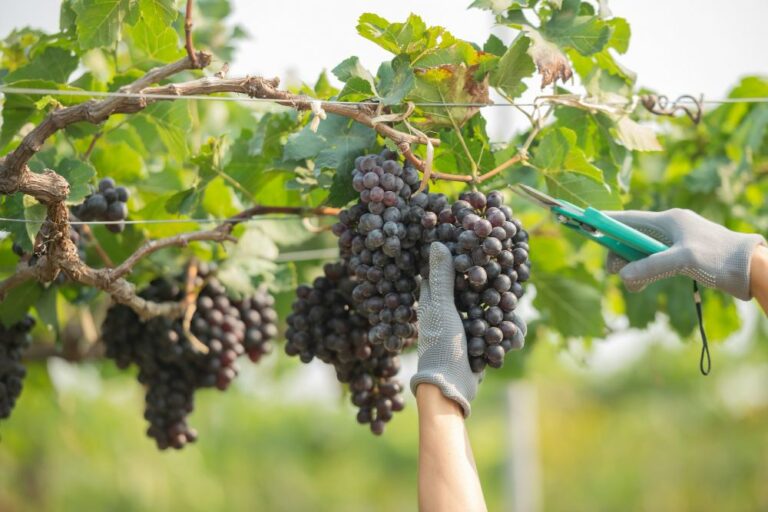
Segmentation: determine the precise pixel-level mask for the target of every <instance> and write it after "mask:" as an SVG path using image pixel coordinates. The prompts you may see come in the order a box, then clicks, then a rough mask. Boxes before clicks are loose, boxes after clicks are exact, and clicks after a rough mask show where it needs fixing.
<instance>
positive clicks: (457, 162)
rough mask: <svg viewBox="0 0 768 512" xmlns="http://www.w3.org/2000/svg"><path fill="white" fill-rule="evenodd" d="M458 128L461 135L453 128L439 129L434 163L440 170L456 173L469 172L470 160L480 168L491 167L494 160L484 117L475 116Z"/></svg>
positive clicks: (486, 168)
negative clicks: (438, 142) (439, 142)
mask: <svg viewBox="0 0 768 512" xmlns="http://www.w3.org/2000/svg"><path fill="white" fill-rule="evenodd" d="M460 130H461V135H462V137H459V134H458V133H457V132H456V130H455V129H445V130H441V131H440V133H439V137H440V140H441V142H442V144H440V146H438V148H437V149H436V151H435V165H436V166H437V167H439V168H440V169H441V170H444V171H447V172H452V173H457V174H469V173H470V171H471V170H472V161H474V162H475V163H476V164H477V166H478V169H480V170H486V171H488V170H490V169H493V168H494V167H495V166H496V162H495V160H494V157H493V152H492V151H491V143H490V141H489V139H488V133H487V132H486V122H485V119H484V118H483V117H482V116H475V117H473V118H472V119H470V121H469V122H468V123H467V124H466V125H464V126H463V127H461V128H460ZM462 138H463V142H462ZM465 146H466V149H465ZM467 152H468V153H469V156H468V155H467ZM470 156H471V159H472V160H470Z"/></svg>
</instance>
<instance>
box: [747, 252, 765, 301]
mask: <svg viewBox="0 0 768 512" xmlns="http://www.w3.org/2000/svg"><path fill="white" fill-rule="evenodd" d="M749 287H750V292H751V293H752V296H753V297H754V298H756V299H757V302H758V303H759V304H760V307H761V308H763V311H765V312H766V313H768V248H766V247H764V246H760V247H757V248H756V249H755V252H753V253H752V260H751V264H750V271H749Z"/></svg>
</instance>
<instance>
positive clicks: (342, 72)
mask: <svg viewBox="0 0 768 512" xmlns="http://www.w3.org/2000/svg"><path fill="white" fill-rule="evenodd" d="M331 73H333V74H334V75H335V76H336V78H338V79H339V80H341V81H342V82H346V81H348V80H349V79H350V78H353V77H357V78H362V79H363V80H365V81H367V82H369V83H370V84H371V87H373V84H374V80H373V75H371V72H370V71H368V70H367V69H365V67H364V66H363V65H362V64H361V63H360V59H359V58H357V57H349V58H347V59H344V60H343V61H342V62H341V63H340V64H339V65H338V66H336V67H335V68H333V69H332V70H331Z"/></svg>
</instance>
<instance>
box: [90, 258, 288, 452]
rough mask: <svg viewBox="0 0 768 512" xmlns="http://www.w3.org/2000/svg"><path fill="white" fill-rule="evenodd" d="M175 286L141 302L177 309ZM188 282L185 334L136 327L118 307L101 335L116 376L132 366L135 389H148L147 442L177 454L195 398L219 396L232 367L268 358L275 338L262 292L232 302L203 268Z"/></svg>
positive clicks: (159, 322) (160, 326)
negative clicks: (214, 392) (172, 304)
mask: <svg viewBox="0 0 768 512" xmlns="http://www.w3.org/2000/svg"><path fill="white" fill-rule="evenodd" d="M181 281H182V279H178V280H176V281H169V280H167V279H162V278H161V279H156V280H154V281H152V282H151V283H150V285H149V286H148V287H147V288H146V289H144V290H143V291H142V292H141V293H140V296H141V297H143V298H145V299H147V300H152V301H160V302H162V301H180V300H182V298H183V296H184V293H185V292H184V290H182V287H181ZM195 281H196V282H195V283H194V285H195V287H196V288H199V289H200V292H199V294H198V296H197V299H196V302H195V306H196V308H195V312H194V314H193V315H192V317H191V320H190V322H189V326H188V329H185V325H184V321H183V320H182V319H175V320H172V319H170V318H167V317H155V318H152V319H150V320H149V321H146V322H142V321H140V319H139V318H138V316H137V315H136V313H134V312H133V310H132V309H130V308H128V307H126V306H122V305H115V306H113V307H111V308H110V309H109V311H108V313H107V317H106V319H105V321H104V325H103V327H102V335H103V338H104V342H105V344H106V347H107V357H109V358H110V359H113V360H114V361H115V363H116V364H117V366H118V367H120V368H127V367H128V366H130V365H131V364H135V365H136V366H137V367H138V369H139V375H138V379H139V382H141V383H142V384H144V385H145V386H146V388H147V391H146V397H145V402H146V410H145V413H144V417H145V418H146V420H147V421H148V422H149V428H148V430H147V435H148V436H149V437H151V438H153V439H154V440H155V441H156V443H157V446H158V448H160V449H161V450H162V449H166V448H169V447H173V448H177V449H179V448H182V447H184V446H185V445H186V444H187V443H190V442H194V441H195V440H196V439H197V432H196V431H195V430H194V429H193V428H191V427H190V426H189V425H188V423H187V416H188V415H189V414H190V413H191V412H192V410H193V409H194V393H195V390H197V389H199V388H211V387H215V388H217V389H219V390H222V391H223V390H226V389H227V388H228V387H229V385H230V384H231V383H232V381H233V380H234V379H235V377H236V376H237V374H238V371H239V368H238V364H237V359H238V358H239V357H240V356H242V355H243V354H245V353H246V352H247V353H248V355H249V356H250V358H251V359H253V360H258V359H259V358H260V357H261V356H262V355H263V354H265V353H268V352H269V351H270V350H271V343H272V340H273V339H274V338H275V336H276V334H277V326H276V324H275V320H276V318H277V315H276V313H275V311H274V309H273V308H272V305H273V299H272V298H271V297H269V298H267V297H268V295H267V294H266V292H265V291H259V293H257V294H256V295H254V296H253V297H248V298H245V299H242V300H234V299H231V298H230V297H228V296H227V290H226V288H225V287H224V286H223V285H222V284H221V283H220V282H219V281H218V280H217V279H216V277H215V275H214V272H213V269H211V268H208V266H207V265H200V267H199V269H198V274H197V277H196V278H195ZM195 341H197V342H198V343H202V344H203V345H204V346H205V347H206V349H207V351H203V350H201V349H200V347H199V346H198V345H197V344H196V343H195Z"/></svg>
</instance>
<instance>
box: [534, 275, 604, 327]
mask: <svg viewBox="0 0 768 512" xmlns="http://www.w3.org/2000/svg"><path fill="white" fill-rule="evenodd" d="M532 279H533V283H534V285H535V286H536V298H535V299H534V300H533V305H534V306H536V308H537V309H538V310H539V311H540V312H541V313H542V315H543V317H544V318H543V321H544V322H546V324H547V325H548V326H549V327H552V328H554V329H555V330H557V331H558V332H559V333H560V334H562V335H563V336H588V337H597V336H602V335H603V334H604V329H605V321H604V320H603V314H602V293H601V291H600V290H599V289H598V288H597V283H596V282H595V281H594V279H592V278H591V277H589V276H588V275H586V274H585V273H574V274H573V275H569V274H568V273H565V272H562V273H560V272H557V273H546V272H534V273H533V278H532Z"/></svg>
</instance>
